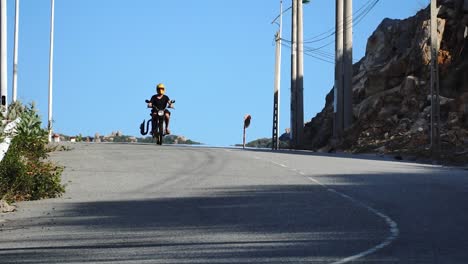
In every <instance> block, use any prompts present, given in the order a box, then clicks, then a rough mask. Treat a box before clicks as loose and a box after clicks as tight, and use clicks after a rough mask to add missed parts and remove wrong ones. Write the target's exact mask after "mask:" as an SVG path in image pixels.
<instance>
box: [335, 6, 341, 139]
mask: <svg viewBox="0 0 468 264" xmlns="http://www.w3.org/2000/svg"><path fill="white" fill-rule="evenodd" d="M333 92H334V101H333V107H334V108H333V111H334V129H333V136H334V137H335V138H339V137H341V135H342V134H343V0H336V25H335V86H334V88H333Z"/></svg>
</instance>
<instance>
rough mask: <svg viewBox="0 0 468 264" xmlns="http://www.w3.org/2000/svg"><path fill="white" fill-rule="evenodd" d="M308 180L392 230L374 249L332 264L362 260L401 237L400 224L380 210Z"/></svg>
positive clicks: (318, 182)
mask: <svg viewBox="0 0 468 264" xmlns="http://www.w3.org/2000/svg"><path fill="white" fill-rule="evenodd" d="M262 160H264V161H267V162H270V163H273V164H276V165H278V166H281V167H283V168H287V169H289V170H290V171H293V172H296V173H299V174H300V175H306V174H305V173H304V172H302V171H300V170H296V169H291V168H288V167H287V166H285V165H284V164H281V163H277V162H274V161H272V160H267V159H262ZM307 179H309V180H310V181H312V182H315V183H316V184H318V185H320V186H322V187H323V188H325V189H326V190H327V191H329V192H332V193H334V194H336V195H338V196H341V197H342V198H344V199H347V200H349V201H351V202H352V203H353V204H355V205H357V206H359V207H362V208H365V209H367V210H368V211H370V212H372V213H373V214H375V215H377V216H378V217H380V218H382V219H384V220H385V222H386V223H387V225H388V227H389V230H390V235H388V236H387V237H386V238H385V240H383V241H382V242H381V243H380V244H378V245H376V246H374V247H372V248H369V249H368V250H366V251H363V252H360V253H358V254H355V255H352V256H350V257H346V258H344V259H341V260H338V261H335V262H332V263H331V264H344V263H349V262H352V261H356V260H358V259H361V258H363V257H366V256H368V255H370V254H373V253H375V252H377V251H378V250H380V249H382V248H384V247H386V246H388V245H390V244H391V243H392V242H393V241H394V240H395V239H396V238H397V237H398V235H399V233H400V231H399V229H398V224H397V223H396V222H395V221H393V220H392V219H391V218H390V217H389V216H387V215H385V214H383V213H381V212H379V211H378V210H376V209H374V208H372V207H370V206H369V205H367V204H365V203H363V202H361V201H358V200H356V199H354V198H353V197H351V196H349V195H347V194H344V193H342V192H339V191H337V190H335V189H332V188H330V187H328V186H327V185H326V184H323V183H321V182H320V181H318V180H317V179H314V178H312V177H307Z"/></svg>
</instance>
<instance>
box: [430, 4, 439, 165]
mask: <svg viewBox="0 0 468 264" xmlns="http://www.w3.org/2000/svg"><path fill="white" fill-rule="evenodd" d="M436 2H437V1H436V0H431V152H432V157H433V159H438V158H439V155H440V150H441V149H440V97H439V63H438V61H437V59H438V54H439V40H438V31H437V28H438V22H437V14H438V11H439V9H438V8H437V3H436Z"/></svg>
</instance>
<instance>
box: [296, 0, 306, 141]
mask: <svg viewBox="0 0 468 264" xmlns="http://www.w3.org/2000/svg"><path fill="white" fill-rule="evenodd" d="M296 80H297V88H296V89H297V91H296V105H297V106H296V131H297V132H296V136H297V140H296V147H297V148H300V147H301V146H303V145H304V12H303V5H302V0H298V1H297V78H296Z"/></svg>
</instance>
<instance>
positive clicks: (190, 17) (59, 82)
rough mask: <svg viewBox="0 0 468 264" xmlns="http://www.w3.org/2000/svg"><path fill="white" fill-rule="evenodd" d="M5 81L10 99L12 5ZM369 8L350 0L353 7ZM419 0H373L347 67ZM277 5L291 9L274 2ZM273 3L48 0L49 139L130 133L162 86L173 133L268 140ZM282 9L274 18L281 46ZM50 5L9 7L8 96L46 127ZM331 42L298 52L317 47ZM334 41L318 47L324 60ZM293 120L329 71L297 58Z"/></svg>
mask: <svg viewBox="0 0 468 264" xmlns="http://www.w3.org/2000/svg"><path fill="white" fill-rule="evenodd" d="M7 2H8V37H9V39H8V50H9V53H8V54H9V56H8V67H9V69H8V70H9V71H8V72H9V74H8V84H9V90H8V93H9V97H10V99H11V76H12V75H11V74H12V73H11V70H12V67H11V66H12V57H13V29H14V5H15V1H14V0H8V1H7ZM369 2H370V0H354V9H355V11H357V10H358V9H359V8H361V7H362V6H365V5H366V4H367V3H369ZM428 4H429V0H416V1H407V0H380V1H379V2H378V4H377V5H376V6H375V8H374V9H372V11H371V12H370V13H369V14H368V15H367V16H366V17H364V18H363V20H362V21H361V22H360V23H359V24H357V25H356V27H355V29H354V54H353V56H354V60H355V61H357V60H359V59H360V58H361V57H362V56H364V53H365V46H366V42H367V39H368V37H369V36H370V35H371V34H372V32H373V31H374V30H375V28H376V27H377V26H378V24H379V23H380V22H381V21H382V19H383V18H385V17H389V18H399V19H402V18H407V17H409V16H412V15H414V14H415V13H416V12H417V11H418V10H420V9H421V8H424V7H426V6H427V5H428ZM284 5H285V8H286V7H288V6H290V5H291V1H289V0H285V1H284ZM334 8H335V1H332V0H328V1H323V0H322V1H319V0H312V1H311V3H310V4H308V5H305V6H304V9H305V10H304V16H305V17H304V22H305V25H304V38H305V39H309V38H311V37H314V36H317V35H318V34H321V33H324V32H327V31H328V30H329V29H332V28H333V27H334V14H335V11H334ZM278 13H279V0H277V1H275V0H253V1H252V0H237V1H215V0H197V1H195V0H184V1H162V0H138V1H128V0H126V1H124V0H80V1H69V0H56V1H55V59H54V80H53V86H54V108H53V119H54V131H55V132H58V133H63V134H67V135H77V134H78V133H81V134H83V135H91V136H93V135H94V134H95V133H96V132H99V133H100V134H101V135H107V134H110V133H111V132H112V131H117V130H120V131H122V132H123V133H124V134H126V135H135V136H139V124H140V123H141V121H142V120H143V119H148V117H149V115H148V113H149V110H148V109H147V108H146V105H145V103H144V100H145V99H148V98H150V96H151V95H152V94H154V93H155V85H156V84H157V83H159V82H162V83H164V84H165V85H166V87H167V94H168V95H169V96H170V97H171V99H175V100H176V101H177V102H176V109H175V110H173V111H172V113H173V115H172V119H171V120H172V122H171V128H172V133H173V134H177V135H184V136H186V137H188V138H190V139H193V140H195V141H200V142H202V143H205V144H209V145H218V146H228V145H233V144H236V143H241V142H242V124H243V116H244V115H245V114H247V113H248V114H251V115H252V124H251V127H250V128H249V129H248V131H247V140H248V141H250V140H254V139H257V138H261V137H271V124H272V110H273V106H272V100H273V80H274V79H273V78H274V76H273V74H274V52H275V47H274V41H273V40H274V34H275V31H276V30H277V26H276V25H272V24H271V22H272V20H273V19H274V18H275V17H276V16H277V15H278ZM289 20H290V12H287V13H286V14H285V16H284V26H285V28H284V35H283V37H284V38H286V39H289V38H290V37H289V35H290V23H289ZM49 29H50V1H49V0H23V1H21V7H20V32H19V69H18V70H19V72H18V99H19V100H21V101H22V102H23V103H29V102H31V101H35V102H36V104H37V107H38V109H39V112H40V115H41V116H42V118H43V124H44V126H46V125H47V106H48V101H47V100H48V99H47V98H48V97H47V96H48V65H49V59H48V58H49ZM333 40H334V38H333V37H330V38H327V39H325V40H324V41H322V42H318V43H311V44H307V46H309V47H311V48H314V47H320V46H323V45H325V44H327V43H329V42H330V41H333ZM333 48H334V45H333V44H332V45H329V46H326V47H324V48H323V49H322V50H323V51H324V52H326V54H328V55H329V54H333V53H334V51H333ZM282 59H283V63H282V76H281V77H282V87H281V89H282V90H281V109H280V114H281V116H280V121H281V122H280V129H281V131H283V130H284V129H285V128H287V127H289V126H290V125H289V122H290V121H289V118H290V115H289V107H290V106H289V100H290V92H289V91H290V84H289V75H290V66H289V61H290V50H288V49H287V48H286V47H284V48H283V57H282ZM304 67H305V77H304V108H305V109H304V111H305V113H304V117H305V121H308V120H310V119H311V118H312V117H314V116H315V114H316V113H317V112H319V111H321V109H322V108H323V106H324V103H325V95H326V94H327V93H328V92H329V90H330V89H331V88H332V86H333V70H334V65H333V64H332V63H328V62H323V61H321V60H318V59H316V58H313V57H309V56H305V66H304Z"/></svg>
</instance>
